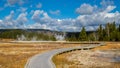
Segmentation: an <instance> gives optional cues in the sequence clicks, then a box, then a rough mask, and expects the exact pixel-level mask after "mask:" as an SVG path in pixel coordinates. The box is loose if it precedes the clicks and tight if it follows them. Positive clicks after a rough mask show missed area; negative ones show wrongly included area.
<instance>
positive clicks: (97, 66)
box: [53, 42, 120, 68]
mask: <svg viewBox="0 0 120 68" xmlns="http://www.w3.org/2000/svg"><path fill="white" fill-rule="evenodd" d="M111 49H120V43H119V42H117V43H116V42H112V43H111V42H107V44H106V45H105V46H100V47H97V48H94V49H92V50H91V51H90V52H89V51H88V52H86V51H85V52H84V51H83V52H81V51H73V52H68V53H63V54H60V55H56V56H54V57H53V62H54V63H55V65H56V68H120V63H108V62H103V61H102V60H98V59H100V58H96V57H91V55H94V54H97V53H96V52H95V51H97V50H111ZM87 58H88V59H87ZM102 59H104V58H102ZM87 61H88V62H89V63H86V62H87Z"/></svg>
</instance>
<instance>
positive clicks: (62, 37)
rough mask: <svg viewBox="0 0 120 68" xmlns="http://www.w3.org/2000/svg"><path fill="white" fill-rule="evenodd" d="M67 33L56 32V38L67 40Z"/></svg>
mask: <svg viewBox="0 0 120 68" xmlns="http://www.w3.org/2000/svg"><path fill="white" fill-rule="evenodd" d="M65 36H66V33H63V34H55V38H56V40H57V41H63V40H65Z"/></svg>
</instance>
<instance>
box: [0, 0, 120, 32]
mask: <svg viewBox="0 0 120 68" xmlns="http://www.w3.org/2000/svg"><path fill="white" fill-rule="evenodd" d="M119 4H120V1H119V0H0V29H49V30H55V31H69V32H79V31H81V29H82V27H85V29H86V30H87V31H93V30H96V29H97V28H98V27H99V25H100V24H102V25H105V24H106V23H112V22H114V21H115V22H116V24H120V7H119Z"/></svg>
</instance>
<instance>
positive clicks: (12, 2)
mask: <svg viewBox="0 0 120 68" xmlns="http://www.w3.org/2000/svg"><path fill="white" fill-rule="evenodd" d="M24 3H25V0H7V4H5V6H14V5H15V4H18V5H23V4H24Z"/></svg>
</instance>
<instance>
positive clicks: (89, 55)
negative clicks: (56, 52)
mask: <svg viewBox="0 0 120 68" xmlns="http://www.w3.org/2000/svg"><path fill="white" fill-rule="evenodd" d="M117 57H118V58H117ZM118 59H119V61H116V60H118ZM67 60H68V61H70V62H73V64H72V65H73V66H74V67H76V68H97V67H100V68H120V63H119V62H120V53H108V52H101V51H74V52H72V53H71V54H69V55H68V56H67ZM115 62H116V63H115ZM72 65H68V68H69V67H70V66H72Z"/></svg>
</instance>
